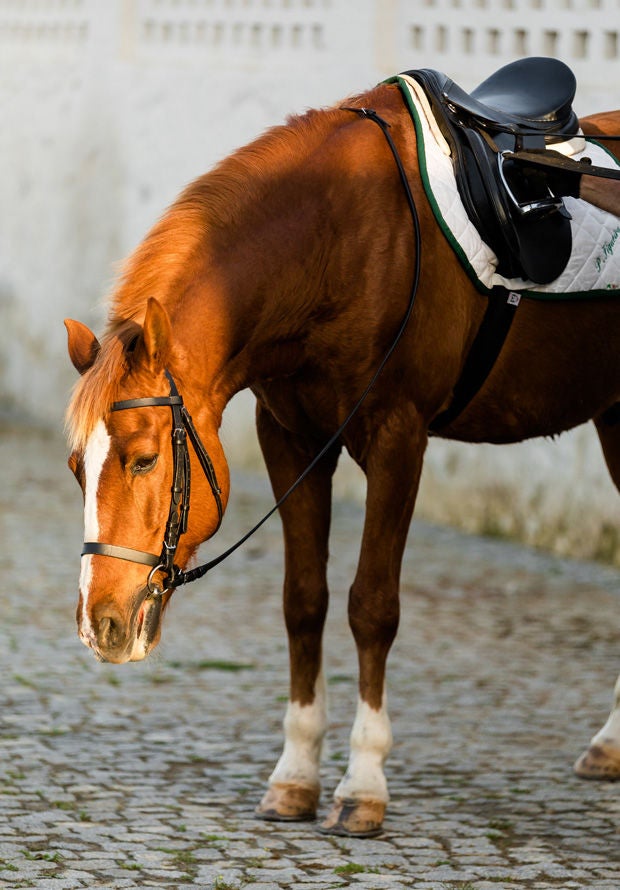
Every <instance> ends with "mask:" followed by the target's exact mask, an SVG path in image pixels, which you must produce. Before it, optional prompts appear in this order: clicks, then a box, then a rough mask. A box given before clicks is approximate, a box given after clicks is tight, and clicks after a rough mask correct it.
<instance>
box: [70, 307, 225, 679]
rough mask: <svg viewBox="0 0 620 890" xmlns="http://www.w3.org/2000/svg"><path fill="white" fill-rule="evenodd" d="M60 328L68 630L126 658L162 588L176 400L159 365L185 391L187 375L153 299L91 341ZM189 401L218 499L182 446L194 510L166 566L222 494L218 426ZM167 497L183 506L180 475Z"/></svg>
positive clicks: (77, 329)
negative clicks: (73, 620) (68, 527)
mask: <svg viewBox="0 0 620 890" xmlns="http://www.w3.org/2000/svg"><path fill="white" fill-rule="evenodd" d="M65 324H66V326H67V331H68V345H69V356H70V358H71V361H72V362H73V365H74V366H75V368H76V369H77V370H78V372H79V373H80V375H81V377H80V380H79V381H78V384H77V387H76V390H75V393H74V396H73V400H72V403H71V406H70V409H69V415H68V417H69V427H70V433H71V442H72V453H71V456H70V458H69V466H70V468H71V470H72V471H73V473H74V475H75V476H76V478H77V480H78V482H79V484H80V487H81V489H82V493H83V496H84V531H85V537H84V539H85V541H86V542H89V543H87V544H85V551H86V552H85V553H84V554H83V555H82V566H81V573H80V581H79V601H78V607H77V615H76V617H77V624H78V632H79V636H80V638H81V640H82V641H83V642H84V643H85V645H87V646H90V647H91V648H92V649H93V650H94V652H95V654H96V656H97V657H98V658H99V659H100V660H103V661H110V662H116V663H123V662H126V661H138V660H140V659H143V658H144V657H145V656H146V655H147V654H148V653H149V652H150V651H151V650H152V649H153V648H154V647H155V646H156V645H157V643H158V642H159V639H160V636H161V618H162V615H163V612H164V610H165V608H166V606H167V604H168V602H169V600H170V597H171V595H172V589H170V588H171V587H172V585H168V584H167V583H166V582H165V580H162V579H164V566H163V565H162V557H161V556H160V554H163V552H164V551H165V548H163V547H162V545H163V542H164V538H165V536H167V534H168V524H169V516H170V515H171V511H172V509H173V507H172V506H171V498H174V497H175V494H174V492H173V488H175V485H176V487H177V488H178V484H176V483H178V479H176V477H175V472H174V469H175V466H176V464H175V458H174V448H173V444H172V440H171V432H172V428H173V426H174V424H173V422H172V420H171V410H170V405H171V403H176V402H181V399H180V397H178V396H177V397H175V398H171V397H170V392H171V390H170V385H171V384H170V381H171V380H172V377H171V373H170V372H172V374H174V377H175V379H176V380H178V381H179V382H180V383H181V384H182V386H183V389H184V390H185V391H186V392H191V381H190V380H189V379H188V378H187V375H186V374H184V373H183V370H182V365H183V362H182V353H181V350H180V349H178V347H177V348H176V349H175V344H174V341H173V335H172V329H171V324H170V320H169V317H168V314H167V312H166V310H165V309H164V308H163V306H162V305H161V304H160V303H159V302H157V301H156V300H154V299H151V300H149V302H148V306H147V309H146V314H145V318H144V322H143V324H142V325H138V324H135V323H133V322H129V323H124V324H123V325H121V326H119V327H118V328H117V329H116V331H114V330H112V331H111V332H110V334H109V335H108V336H107V338H106V339H105V340H104V341H103V344H101V345H100V344H99V342H98V340H97V338H96V337H95V335H94V334H93V333H92V332H91V331H90V330H89V329H88V328H87V327H86V326H85V325H83V324H82V323H80V322H77V321H70V320H68V321H66V322H65ZM173 385H174V384H173ZM153 403H154V404H153ZM192 407H194V413H195V417H194V419H195V424H196V427H197V429H198V430H200V435H201V439H202V443H203V444H204V446H205V448H206V449H207V450H208V453H209V455H210V458H211V462H212V464H213V467H214V468H215V473H216V474H217V477H218V479H219V480H221V485H222V490H221V498H220V495H219V488H218V495H217V497H218V501H219V503H218V501H216V500H214V497H213V492H212V488H210V486H209V481H208V479H206V478H205V477H204V475H203V473H202V472H200V467H199V466H198V465H197V466H196V467H194V466H193V464H194V463H197V458H196V456H195V455H194V454H191V456H190V452H189V450H188V449H186V451H185V459H186V460H187V461H189V463H190V465H191V467H192V469H195V470H196V471H195V472H193V473H192V474H191V478H192V482H193V485H192V500H193V502H194V503H195V504H198V505H199V509H195V510H193V511H192V514H191V517H189V516H187V518H186V519H184V520H183V521H182V525H183V528H182V529H181V532H184V533H182V534H180V535H179V536H178V541H177V546H176V549H175V553H174V563H175V567H176V568H177V569H183V568H184V567H185V566H186V564H187V562H188V560H189V559H190V558H191V557H192V555H193V554H194V552H195V551H196V550H197V548H198V546H199V544H200V543H202V541H204V540H206V539H207V538H208V537H210V536H211V535H212V534H213V533H214V532H215V531H216V529H217V528H218V526H219V522H220V519H221V510H222V503H223V504H224V505H225V503H226V500H227V496H228V490H229V480H228V468H227V465H226V460H225V458H224V453H223V451H222V448H221V445H220V442H219V438H218V435H217V428H218V425H219V423H218V422H217V421H216V419H215V417H214V415H213V414H212V413H211V412H210V410H209V406H208V405H207V404H204V403H201V404H198V405H195V406H192ZM119 408H121V409H123V410H119ZM176 497H177V500H178V501H180V502H181V504H180V506H181V508H182V507H183V506H184V507H185V509H186V510H187V509H188V508H189V472H188V473H187V487H186V488H184V489H183V491H182V492H181V494H180V496H179V495H178V494H177V496H176ZM166 539H167V538H166ZM104 550H107V551H108V552H104ZM168 580H169V579H168Z"/></svg>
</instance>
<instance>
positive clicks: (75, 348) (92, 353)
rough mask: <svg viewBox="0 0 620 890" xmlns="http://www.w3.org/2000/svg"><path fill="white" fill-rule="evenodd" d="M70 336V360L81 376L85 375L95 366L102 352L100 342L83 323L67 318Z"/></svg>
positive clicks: (66, 324)
mask: <svg viewBox="0 0 620 890" xmlns="http://www.w3.org/2000/svg"><path fill="white" fill-rule="evenodd" d="M65 327H66V329H67V335H68V347H69V358H70V359H71V361H72V362H73V366H74V368H75V369H76V371H78V372H79V373H80V374H84V373H85V371H88V369H89V368H90V367H92V365H93V364H94V361H95V359H96V358H97V353H98V352H99V350H100V348H101V347H100V346H99V340H97V338H96V337H95V335H94V334H93V332H92V331H91V330H90V328H87V327H86V325H85V324H82V322H81V321H74V320H73V319H71V318H65Z"/></svg>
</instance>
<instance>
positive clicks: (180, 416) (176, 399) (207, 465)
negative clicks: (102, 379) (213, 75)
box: [82, 106, 422, 598]
mask: <svg viewBox="0 0 620 890" xmlns="http://www.w3.org/2000/svg"><path fill="white" fill-rule="evenodd" d="M341 110H342V111H351V112H353V113H354V114H357V115H359V116H360V117H362V118H365V119H367V120H370V121H372V122H373V123H375V124H377V126H378V127H379V128H380V129H381V131H382V133H383V135H384V136H385V139H386V141H387V143H388V145H389V147H390V150H391V152H392V155H393V157H394V161H395V163H396V167H397V169H398V173H399V176H400V180H401V183H402V185H403V189H404V192H405V196H406V198H407V204H408V207H409V211H410V213H411V218H412V222H413V232H414V239H415V267H414V274H413V281H412V284H411V290H410V293H409V301H408V304H407V309H406V311H405V314H404V316H403V320H402V321H401V324H400V327H399V328H398V331H397V332H396V335H395V336H394V339H393V341H392V343H391V345H390V347H389V349H388V350H387V352H386V353H385V355H384V356H383V358H382V360H381V362H380V363H379V366H378V368H377V370H376V371H375V373H374V374H373V376H372V378H371V380H370V382H369V383H368V385H367V386H366V388H365V389H364V391H363V392H362V394H361V396H360V397H359V398H358V400H357V402H356V403H355V404H354V406H353V408H352V409H351V410H350V412H349V414H348V415H347V417H346V418H345V419H344V420H343V422H342V423H341V424H340V426H339V427H338V429H337V430H336V432H335V433H334V434H333V435H332V436H331V438H330V439H329V440H328V441H327V442H326V443H325V445H324V446H323V447H322V448H321V450H320V451H319V452H318V454H317V455H316V456H315V457H314V458H313V459H312V461H311V462H310V464H309V465H308V466H307V467H306V469H305V470H304V471H303V473H302V474H301V475H300V476H299V477H298V478H297V479H296V480H295V482H293V484H292V485H291V487H290V488H289V489H288V491H286V492H285V493H284V494H283V495H282V497H281V498H280V499H279V500H278V501H277V503H276V504H275V505H274V506H273V507H272V508H271V509H270V510H269V512H268V513H266V514H265V516H263V518H262V519H261V520H260V521H259V522H257V523H256V525H255V526H253V527H252V528H251V529H250V531H248V532H247V533H246V534H245V535H243V537H242V538H240V539H239V540H238V541H237V542H236V543H235V544H233V545H232V546H231V547H229V548H228V549H227V550H225V551H224V552H223V553H221V554H220V555H219V556H217V557H215V559H211V560H209V561H208V562H206V563H203V564H202V565H199V566H196V568H193V569H189V570H188V571H184V570H183V569H180V568H179V567H178V566H177V565H176V564H175V562H174V558H175V555H176V551H177V547H178V545H179V539H180V537H181V535H182V534H184V532H185V531H186V530H187V518H188V513H189V503H190V487H191V480H190V461H189V449H188V445H187V440H188V438H189V440H190V442H191V444H192V446H193V448H194V451H195V452H196V455H197V457H198V460H199V462H200V465H201V467H202V469H203V472H204V474H205V476H206V478H207V481H208V482H209V485H210V487H211V491H212V493H213V497H214V499H215V503H216V506H217V511H218V523H217V526H216V528H215V529H214V531H213V532H212V533H211V535H210V536H209V537H212V536H213V535H214V534H215V533H216V532H217V530H218V529H219V527H220V525H221V523H222V517H223V513H224V511H223V507H222V499H221V488H220V486H219V484H218V481H217V476H216V474H215V468H214V466H213V463H212V461H211V459H210V457H209V454H208V453H207V450H206V448H205V447H204V445H203V444H202V442H201V440H200V436H199V435H198V432H197V430H196V428H195V426H194V424H193V421H192V419H191V417H190V415H189V412H188V411H187V408H186V407H185V405H184V404H183V398H182V396H181V395H180V394H179V391H178V389H177V386H176V384H175V382H174V379H173V378H172V375H171V374H170V372H169V371H168V370H166V372H165V373H166V377H167V379H168V382H169V384H170V395H168V396H150V397H149V396H147V397H145V398H137V399H126V400H123V401H120V402H113V404H112V407H111V410H112V411H124V410H127V409H130V408H151V407H160V406H164V407H166V406H167V407H170V408H171V409H172V453H173V482H172V489H171V498H170V510H169V513H168V521H167V523H166V531H165V534H164V542H163V547H162V551H161V553H160V555H159V556H157V555H156V554H154V553H148V552H147V551H144V550H134V549H132V548H130V547H120V546H117V545H116V544H104V543H100V542H95V541H87V542H85V543H84V545H83V548H82V556H85V555H88V554H92V555H98V556H110V557H115V558H117V559H124V560H127V561H129V562H137V563H140V564H142V565H146V566H151V571H150V573H149V576H148V580H147V582H146V586H147V589H148V594H147V598H155V597H160V596H162V595H163V594H164V593H166V592H167V591H169V590H174V589H175V588H176V587H180V586H181V585H183V584H189V583H190V582H192V581H197V580H198V579H199V578H202V577H203V576H204V575H206V574H207V572H209V571H210V570H211V569H212V568H214V567H215V566H217V565H219V564H220V563H221V562H223V561H224V560H225V559H227V558H228V557H229V556H230V555H231V554H232V553H234V552H235V550H238V549H239V547H241V546H242V544H244V543H245V542H246V541H247V540H248V538H250V537H251V536H252V535H253V534H254V533H255V532H257V531H258V529H259V528H260V527H261V526H262V525H264V523H265V522H267V520H268V519H269V518H270V517H271V516H272V515H273V514H274V513H275V512H276V510H278V509H279V508H280V507H281V506H282V504H283V503H284V502H285V501H286V500H287V499H288V498H289V497H290V495H291V494H292V493H293V492H294V491H295V489H296V488H298V486H299V485H301V483H302V482H303V481H304V479H305V478H306V477H307V476H308V475H309V473H311V472H312V470H313V469H314V468H315V466H316V465H317V464H318V463H319V461H320V460H321V459H322V458H323V457H324V455H325V454H326V453H327V452H328V451H329V450H330V448H332V447H333V445H335V444H336V442H337V441H338V439H339V438H340V436H341V435H342V433H343V432H344V430H345V429H346V427H347V426H348V425H349V423H350V422H351V420H352V419H353V417H354V416H355V415H356V413H357V411H358V410H359V408H360V407H361V405H362V403H363V402H364V400H365V399H366V396H367V395H368V393H369V392H370V390H371V389H372V387H373V386H374V384H375V382H376V380H377V378H378V377H379V375H380V374H381V372H382V371H383V368H384V367H385V365H386V363H387V361H388V359H389V358H390V356H391V355H392V353H393V352H394V350H395V349H396V346H397V345H398V343H399V342H400V339H401V337H402V336H403V334H404V332H405V328H406V327H407V323H408V322H409V319H410V317H411V313H412V311H413V306H414V303H415V298H416V294H417V292H418V287H419V283H420V270H421V249H422V238H421V232H420V220H419V217H418V211H417V208H416V205H415V201H414V199H413V194H412V192H411V188H410V186H409V180H408V179H407V173H406V171H405V168H404V165H403V162H402V160H401V157H400V154H399V152H398V149H397V148H396V145H395V144H394V140H393V139H392V136H391V135H390V132H389V128H390V124H388V123H387V121H385V120H384V119H383V118H382V117H380V116H379V115H378V114H377V113H376V112H375V111H373V110H372V109H370V108H352V107H345V106H343V107H342V109H341ZM158 572H163V574H164V580H163V584H164V586H163V587H160V586H159V585H158V584H157V583H156V582H155V580H154V578H155V575H156V574H157V573H158Z"/></svg>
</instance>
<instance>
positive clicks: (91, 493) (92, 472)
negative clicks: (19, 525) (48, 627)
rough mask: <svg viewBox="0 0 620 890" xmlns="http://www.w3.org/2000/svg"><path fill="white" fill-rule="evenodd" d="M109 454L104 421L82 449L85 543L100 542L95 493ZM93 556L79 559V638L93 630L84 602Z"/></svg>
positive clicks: (88, 591)
mask: <svg viewBox="0 0 620 890" xmlns="http://www.w3.org/2000/svg"><path fill="white" fill-rule="evenodd" d="M109 450H110V436H109V434H108V431H107V429H106V425H105V423H104V422H103V420H100V421H99V423H98V424H97V426H96V427H95V429H94V430H93V432H92V433H91V436H90V438H89V440H88V442H87V444H86V448H85V449H84V478H85V483H84V540H85V541H98V540H99V517H98V512H97V492H98V490H99V478H100V476H101V471H102V469H103V465H104V463H105V461H106V458H107V456H108V452H109ZM92 575H93V568H92V555H91V554H87V555H86V556H83V557H82V565H81V571H80V593H81V594H82V620H81V622H80V634H81V635H82V637H85V638H88V637H90V635H91V634H92V628H91V625H90V621H89V619H88V611H87V602H88V595H89V593H90V585H91V581H92Z"/></svg>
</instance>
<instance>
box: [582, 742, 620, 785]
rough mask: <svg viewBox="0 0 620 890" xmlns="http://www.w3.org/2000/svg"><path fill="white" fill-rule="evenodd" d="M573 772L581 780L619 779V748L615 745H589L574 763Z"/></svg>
mask: <svg viewBox="0 0 620 890" xmlns="http://www.w3.org/2000/svg"><path fill="white" fill-rule="evenodd" d="M574 770H575V772H576V773H577V775H578V776H580V777H581V778H582V779H606V780H607V781H613V780H615V779H620V748H619V747H617V746H616V745H605V744H595V745H590V747H589V748H588V750H587V751H585V752H584V753H583V754H582V755H581V757H580V758H579V760H577V762H576V763H575V766H574Z"/></svg>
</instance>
